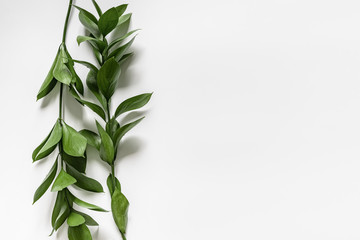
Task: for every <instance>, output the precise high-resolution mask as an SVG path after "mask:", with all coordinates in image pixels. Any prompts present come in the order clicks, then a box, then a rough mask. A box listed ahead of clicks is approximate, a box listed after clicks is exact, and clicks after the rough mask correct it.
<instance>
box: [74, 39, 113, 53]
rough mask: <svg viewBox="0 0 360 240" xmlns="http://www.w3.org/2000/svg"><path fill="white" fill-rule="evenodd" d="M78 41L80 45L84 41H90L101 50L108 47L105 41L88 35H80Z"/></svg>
mask: <svg viewBox="0 0 360 240" xmlns="http://www.w3.org/2000/svg"><path fill="white" fill-rule="evenodd" d="M76 41H77V42H78V44H79V45H80V43H82V42H85V41H88V42H89V43H90V44H91V45H92V46H93V47H95V48H96V49H97V50H99V51H100V52H102V51H103V50H104V49H105V47H106V45H105V43H104V42H103V41H101V40H99V39H96V38H92V37H88V36H78V37H77V39H76Z"/></svg>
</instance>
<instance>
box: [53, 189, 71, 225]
mask: <svg viewBox="0 0 360 240" xmlns="http://www.w3.org/2000/svg"><path fill="white" fill-rule="evenodd" d="M66 207H67V203H66V200H65V192H64V191H60V192H58V194H57V196H56V201H55V205H54V209H53V211H52V215H51V226H52V227H53V228H55V222H56V219H58V217H59V215H60V212H64V210H65V209H66Z"/></svg>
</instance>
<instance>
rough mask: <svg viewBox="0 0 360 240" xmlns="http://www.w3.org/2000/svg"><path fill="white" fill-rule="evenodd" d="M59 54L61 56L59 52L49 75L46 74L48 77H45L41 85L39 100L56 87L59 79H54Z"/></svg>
mask: <svg viewBox="0 0 360 240" xmlns="http://www.w3.org/2000/svg"><path fill="white" fill-rule="evenodd" d="M58 56H59V54H58V53H57V54H56V57H55V60H54V62H53V64H52V66H51V68H50V71H49V73H48V75H47V76H46V78H45V80H44V82H43V84H42V85H41V87H40V90H39V92H38V94H37V100H39V99H41V98H43V97H45V96H46V95H48V94H49V93H50V92H51V90H53V89H54V87H55V85H56V83H57V81H56V80H55V79H54V75H53V71H54V68H55V65H56V62H57V59H58Z"/></svg>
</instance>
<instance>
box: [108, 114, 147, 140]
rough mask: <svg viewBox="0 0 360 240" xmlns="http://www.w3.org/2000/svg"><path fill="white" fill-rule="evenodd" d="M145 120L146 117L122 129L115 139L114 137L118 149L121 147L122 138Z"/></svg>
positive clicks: (118, 131)
mask: <svg viewBox="0 0 360 240" xmlns="http://www.w3.org/2000/svg"><path fill="white" fill-rule="evenodd" d="M143 119H144V117H142V118H140V119H138V120H136V121H134V122H131V123H128V124H126V125H124V126H122V127H120V128H119V129H118V130H117V131H116V133H115V137H114V139H115V141H114V142H115V147H117V146H118V145H119V142H120V140H121V138H122V137H123V136H124V135H125V134H126V133H127V132H128V131H130V130H131V129H132V128H133V127H135V126H136V125H137V124H138V123H139V122H141V121H142V120H143Z"/></svg>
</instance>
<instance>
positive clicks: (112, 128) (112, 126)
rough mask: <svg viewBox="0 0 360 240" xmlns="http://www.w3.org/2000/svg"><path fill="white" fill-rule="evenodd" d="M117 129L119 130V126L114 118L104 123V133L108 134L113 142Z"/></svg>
mask: <svg viewBox="0 0 360 240" xmlns="http://www.w3.org/2000/svg"><path fill="white" fill-rule="evenodd" d="M119 128H120V124H119V123H118V121H116V119H115V118H112V119H110V120H109V121H108V122H107V123H106V127H105V129H106V132H107V133H108V134H109V136H110V137H111V139H112V140H114V136H115V133H116V131H117V130H118V129H119Z"/></svg>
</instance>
